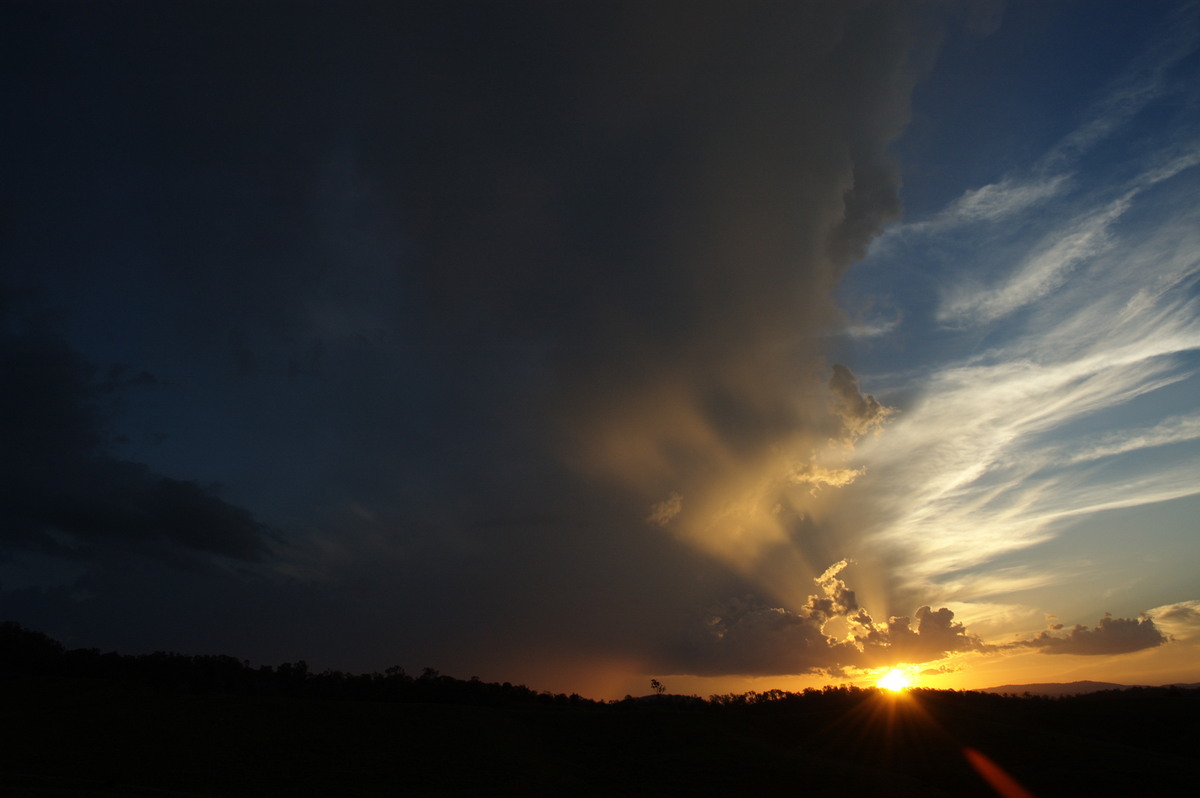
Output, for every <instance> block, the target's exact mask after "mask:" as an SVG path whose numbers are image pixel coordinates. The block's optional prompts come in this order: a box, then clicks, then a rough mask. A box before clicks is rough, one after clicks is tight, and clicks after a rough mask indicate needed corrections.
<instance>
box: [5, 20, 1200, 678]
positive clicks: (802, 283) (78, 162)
mask: <svg viewBox="0 0 1200 798" xmlns="http://www.w3.org/2000/svg"><path fill="white" fill-rule="evenodd" d="M0 64H2V65H3V68H2V69H0V107H3V108H4V109H5V111H4V123H3V125H0V142H2V144H3V147H4V153H5V157H4V158H3V159H0V320H2V325H0V381H2V382H0V387H2V389H3V393H2V394H0V447H2V450H0V451H2V452H3V459H2V460H0V463H2V465H0V468H2V469H3V473H2V477H3V478H2V480H0V620H14V621H18V622H20V623H22V624H23V625H25V626H28V627H31V628H33V629H37V630H39V631H43V632H45V633H47V634H49V635H51V636H53V637H56V638H58V639H59V640H61V641H62V642H63V643H64V644H66V645H67V646H69V647H97V648H101V649H103V650H114V649H115V650H118V651H121V652H122V653H141V652H150V651H155V650H171V651H180V652H185V653H225V654H231V655H234V656H237V657H239V658H246V659H249V660H251V662H253V663H255V664H262V663H270V664H275V663H279V662H283V661H294V660H297V659H301V658H303V659H306V660H307V661H308V662H309V664H310V667H312V668H314V669H317V670H320V669H323V668H338V669H342V670H349V671H355V672H363V671H372V670H379V671H382V670H383V669H384V668H386V667H388V666H391V665H394V664H399V665H402V666H404V667H405V668H407V669H408V670H409V671H410V672H419V671H420V669H421V668H422V667H426V666H430V667H434V668H437V669H439V670H440V671H442V672H443V673H448V674H451V675H454V676H458V677H460V678H467V677H469V676H473V675H478V676H479V677H480V678H483V679H485V680H487V681H506V680H507V681H512V682H521V683H525V684H528V685H529V686H530V687H533V688H535V689H547V690H553V691H556V692H558V691H561V692H579V693H582V694H584V695H589V696H592V697H598V698H611V697H620V696H622V695H624V694H626V693H633V694H639V693H646V692H648V691H649V687H648V685H649V679H650V678H652V677H653V678H658V679H660V680H662V681H663V682H664V683H665V684H666V686H667V689H668V690H670V691H672V692H683V693H693V692H694V693H698V694H701V695H707V694H708V693H710V692H717V691H731V690H736V691H742V690H749V689H755V690H758V689H767V688H775V687H778V688H783V689H797V688H800V687H804V686H809V685H821V684H827V683H843V682H851V683H858V684H862V683H870V682H873V681H874V678H875V675H876V674H879V673H882V672H883V671H885V670H886V669H888V668H890V667H892V666H894V665H899V666H900V667H902V668H906V669H907V672H909V673H910V674H912V677H913V678H914V679H916V680H917V681H918V683H920V684H922V685H924V686H928V687H945V688H971V687H987V686H992V685H999V684H1007V683H1028V682H1051V681H1073V680H1079V679H1092V680H1102V681H1114V682H1123V683H1129V684H1162V683H1169V682H1200V665H1197V663H1200V575H1198V573H1200V572H1198V571H1197V566H1198V565H1200V376H1197V370H1198V369H1200V305H1198V303H1200V4H1197V3H1195V2H1166V1H1165V0H1164V1H1163V2H1137V3H1134V2H1108V1H1106V0H1094V1H1090V2H1082V0H1080V1H1077V2H1054V1H1050V0H1046V1H1042V0H1038V1H1037V2H1034V1H1033V0H1026V1H1025V2H1012V3H1008V4H1003V3H1000V2H993V1H992V0H979V2H932V1H931V2H883V1H882V0H880V1H879V2H865V1H864V2H851V1H849V0H848V1H846V2H841V1H840V0H839V1H838V2H833V1H832V0H830V2H805V3H773V4H760V3H746V2H737V3H734V2H728V3H719V2H688V3H662V4H656V3H646V2H604V3H584V2H578V3H577V2H562V3H559V2H555V3H541V2H530V3H478V2H471V3H467V2H464V3H429V4H415V3H384V2H374V3H366V2H349V3H347V2H337V3H334V2H328V3H324V2H286V3H283V2H280V3H275V2H272V3H267V2H237V3H222V2H171V3H164V2H22V1H20V0H18V1H17V2H6V3H3V4H0Z"/></svg>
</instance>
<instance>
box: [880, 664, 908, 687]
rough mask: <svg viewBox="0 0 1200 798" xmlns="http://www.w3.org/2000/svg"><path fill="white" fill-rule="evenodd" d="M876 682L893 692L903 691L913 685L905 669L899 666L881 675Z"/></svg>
mask: <svg viewBox="0 0 1200 798" xmlns="http://www.w3.org/2000/svg"><path fill="white" fill-rule="evenodd" d="M876 684H878V685H879V686H880V687H882V688H883V689H884V690H889V691H891V692H893V693H902V692H904V691H905V690H907V689H908V688H909V687H910V686H912V681H911V680H910V679H909V678H908V674H906V673H905V672H904V671H902V670H900V669H899V668H892V669H891V670H890V671H888V672H887V673H885V674H884V675H883V676H880V677H879V681H877V682H876Z"/></svg>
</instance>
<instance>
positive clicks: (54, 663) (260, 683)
mask: <svg viewBox="0 0 1200 798" xmlns="http://www.w3.org/2000/svg"><path fill="white" fill-rule="evenodd" d="M20 676H26V677H47V676H50V677H67V678H87V679H104V680H115V681H124V682H130V683H136V684H142V685H147V686H151V687H154V688H158V689H164V690H169V691H175V692H186V693H192V694H208V693H230V694H238V695H253V696H283V697H294V698H313V699H324V700H363V701H394V702H409V703H443V704H470V705H476V706H512V705H543V706H545V705H549V706H568V707H600V706H610V707H614V708H617V709H638V708H644V707H654V708H660V709H668V710H672V711H676V710H687V711H696V710H721V711H734V712H744V713H750V714H756V715H762V716H768V717H769V716H771V715H775V716H780V717H782V716H784V715H787V714H792V713H793V712H795V711H802V712H805V713H818V714H823V713H839V712H845V711H848V710H850V709H852V708H853V707H855V706H856V705H859V704H861V703H862V702H863V701H864V700H866V699H868V698H871V697H875V696H878V695H879V692H880V691H879V690H877V689H876V688H860V687H853V686H847V685H836V686H835V685H828V686H826V687H824V688H822V689H819V690H818V689H814V688H808V689H805V690H803V691H800V692H789V691H785V690H766V691H763V692H755V691H749V692H745V693H726V694H718V695H712V696H710V697H709V698H708V700H707V701H705V700H703V699H701V698H699V697H697V696H682V695H670V694H663V693H662V692H660V691H658V690H656V692H655V694H654V695H648V696H641V697H633V696H629V695H627V696H625V697H624V698H623V699H621V700H619V701H608V702H605V701H595V700H592V699H588V698H584V697H582V696H580V695H578V694H575V693H572V694H571V695H565V694H563V693H550V692H546V691H542V692H538V691H535V690H531V689H530V688H528V687H526V686H525V685H520V684H518V685H513V684H510V683H509V682H503V683H495V682H484V681H482V680H480V679H479V678H477V677H472V678H471V679H468V680H463V679H456V678H454V677H452V676H446V675H443V674H442V673H440V672H439V671H437V670H435V669H433V668H425V669H423V670H422V671H421V673H420V674H419V675H416V676H413V675H411V674H409V673H407V672H406V671H405V670H404V669H403V668H401V667H399V666H394V667H391V668H388V669H387V670H385V671H384V672H383V673H377V672H376V673H367V674H349V673H343V672H341V671H336V670H325V671H321V672H319V673H315V672H313V671H311V670H310V669H309V667H308V663H307V662H305V661H304V660H300V661H298V662H285V663H283V664H281V665H278V666H275V667H272V666H270V665H263V666H260V667H257V668H256V667H253V666H251V665H250V663H249V662H248V661H245V660H239V659H236V658H235V657H230V656H224V655H199V656H195V655H186V654H176V653H168V652H161V651H160V652H155V653H153V654H141V655H122V654H117V653H114V652H108V653H101V652H100V651H99V650H98V649H94V648H93V649H74V650H67V649H66V648H65V647H64V646H63V645H62V644H61V643H59V642H58V641H57V640H54V639H53V638H51V637H49V636H47V635H45V634H42V633H41V632H36V631H33V630H31V629H26V628H24V627H22V626H21V625H20V624H18V623H15V622H11V621H9V622H4V623H0V677H20ZM909 693H910V697H911V698H913V699H915V700H917V701H918V702H920V703H921V705H922V706H923V707H925V708H926V709H928V710H930V711H932V712H938V711H945V712H950V713H957V714H962V713H964V712H965V713H967V714H981V715H982V714H987V715H989V716H992V717H1000V716H1007V717H1010V718H1012V719H1013V720H1014V721H1030V720H1036V721H1037V722H1038V723H1040V724H1045V723H1050V724H1054V723H1061V724H1063V725H1070V726H1078V725H1080V724H1084V725H1086V724H1087V723H1089V722H1090V721H1091V720H1092V719H1095V720H1096V721H1097V722H1103V720H1104V718H1105V714H1106V713H1109V712H1111V711H1112V709H1113V707H1114V705H1115V704H1121V705H1123V706H1129V707H1140V708H1142V711H1144V712H1145V713H1147V715H1146V716H1147V720H1149V719H1150V718H1151V717H1153V718H1154V719H1155V720H1156V721H1158V720H1162V719H1164V718H1165V719H1168V720H1169V719H1172V718H1177V719H1178V720H1180V721H1181V722H1184V721H1186V722H1189V723H1190V722H1192V720H1193V719H1194V718H1195V717H1197V716H1198V712H1197V711H1198V710H1200V689H1187V688H1180V687H1130V688H1126V689H1123V690H1105V691H1100V692H1095V693H1089V694H1085V695H1070V696H1042V695H1032V694H1030V693H1025V694H1023V695H1019V696H1018V695H1013V694H995V693H983V692H974V691H954V690H932V689H921V688H914V689H912V690H910V691H909ZM1122 711H1123V712H1126V711H1127V710H1126V709H1123V710H1122Z"/></svg>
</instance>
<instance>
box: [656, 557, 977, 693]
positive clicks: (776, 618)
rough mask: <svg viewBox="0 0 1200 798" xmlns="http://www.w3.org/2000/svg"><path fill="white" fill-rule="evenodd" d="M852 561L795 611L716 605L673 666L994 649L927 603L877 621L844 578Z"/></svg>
mask: <svg viewBox="0 0 1200 798" xmlns="http://www.w3.org/2000/svg"><path fill="white" fill-rule="evenodd" d="M847 565H849V563H848V562H847V561H846V560H841V561H839V562H837V563H835V564H833V565H832V566H830V567H829V568H828V569H827V570H826V571H825V572H824V573H822V574H821V575H820V576H818V577H817V578H816V579H814V580H813V581H814V582H815V583H816V584H817V586H818V587H819V589H820V590H819V592H818V593H814V594H812V595H810V596H809V597H808V600H807V602H806V603H805V604H804V606H802V607H801V608H799V609H798V610H789V609H786V608H783V607H774V606H770V605H769V604H766V603H764V602H762V601H760V600H758V599H756V598H754V597H744V598H740V599H736V600H731V601H728V602H725V603H723V604H721V605H718V606H716V607H714V608H713V609H712V611H711V612H710V613H709V614H708V616H707V617H706V618H705V619H704V621H703V623H702V624H699V625H698V627H697V628H696V629H695V630H694V634H693V635H692V637H691V638H690V639H689V640H688V641H687V642H686V644H684V645H683V646H682V647H681V649H680V650H679V651H678V652H677V655H678V656H679V662H677V663H676V665H675V667H676V668H677V669H679V670H681V671H683V672H688V673H695V674H698V675H727V674H739V675H764V676H765V675H782V674H796V673H831V674H832V673H838V674H844V673H846V672H848V671H849V670H852V669H867V668H878V667H883V666H888V665H898V664H902V663H905V664H917V663H924V662H932V661H935V660H938V659H941V658H943V657H945V656H947V655H949V654H951V653H954V652H962V651H989V650H991V647H989V646H987V645H986V644H984V643H983V642H982V641H981V640H980V639H979V638H978V637H977V636H975V635H973V634H971V633H970V632H968V631H967V630H966V628H965V627H964V626H963V624H961V623H959V622H957V621H955V620H954V613H953V612H952V611H951V610H949V609H947V608H945V607H942V608H941V609H938V610H932V609H931V608H929V607H927V606H925V607H921V608H919V609H918V610H917V611H916V613H915V615H914V616H913V617H911V618H910V617H892V618H889V619H888V620H887V621H886V622H876V621H875V620H874V619H873V618H872V617H871V615H870V614H869V613H868V612H867V610H866V609H865V608H863V607H862V606H860V605H859V602H858V598H857V595H856V594H855V592H854V591H853V590H851V589H850V588H849V586H848V585H847V584H846V582H845V581H844V580H843V579H841V578H839V574H840V573H841V571H842V570H843V569H844V568H845V567H846V566H847ZM835 621H838V622H844V623H845V628H846V629H847V631H846V633H845V634H843V635H841V636H840V637H838V636H834V635H833V634H831V633H830V630H829V629H828V627H829V625H830V624H831V622H835ZM914 622H915V623H914Z"/></svg>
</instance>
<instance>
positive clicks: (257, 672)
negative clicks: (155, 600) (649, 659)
mask: <svg viewBox="0 0 1200 798" xmlns="http://www.w3.org/2000/svg"><path fill="white" fill-rule="evenodd" d="M0 676H53V677H66V678H88V679H105V680H116V681H125V682H133V683H138V684H144V685H148V686H152V687H155V688H160V689H165V690H171V691H178V692H187V693H200V694H204V693H232V694H239V695H255V696H287V697H294V698H316V699H331V700H370V701H401V702H422V703H425V702H428V703H460V704H474V705H511V704H543V705H545V704H549V705H565V706H587V705H595V704H597V703H600V702H595V701H592V700H591V699H587V698H583V697H582V696H579V695H577V694H572V695H565V694H562V693H558V694H553V693H549V692H536V691H534V690H531V689H529V688H528V687H526V686H525V685H519V684H518V685H514V684H510V683H509V682H504V683H500V684H498V683H493V682H484V681H482V680H480V679H478V678H474V677H473V678H471V679H469V680H463V679H456V678H454V677H452V676H445V675H443V674H441V673H439V672H438V671H437V670H434V669H433V668H425V669H424V670H422V672H421V673H420V674H419V675H417V676H412V675H410V674H409V673H407V672H406V671H405V670H404V669H403V668H401V667H398V666H396V667H391V668H388V669H387V670H386V671H384V672H383V673H367V674H349V673H343V672H341V671H336V670H325V671H321V672H319V673H318V672H313V671H311V670H309V667H308V663H307V662H305V661H304V660H300V661H298V662H285V663H283V664H281V665H278V666H275V667H272V666H270V665H263V666H260V667H257V668H256V667H253V666H251V665H250V663H249V662H248V661H245V660H239V659H237V658H235V657H230V656H224V655H215V656H214V655H198V656H193V655H187V654H176V653H169V652H162V651H157V652H155V653H153V654H140V655H122V654H117V653H113V652H108V653H101V652H100V651H99V650H98V649H94V648H92V649H74V650H67V649H66V648H65V647H64V646H63V645H62V644H61V643H59V642H58V641H57V640H54V639H53V638H51V637H48V636H47V635H45V634H42V633H41V632H36V631H33V630H31V629H25V628H24V627H22V626H21V625H20V624H18V623H14V622H11V621H9V622H5V623H2V624H0Z"/></svg>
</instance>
